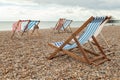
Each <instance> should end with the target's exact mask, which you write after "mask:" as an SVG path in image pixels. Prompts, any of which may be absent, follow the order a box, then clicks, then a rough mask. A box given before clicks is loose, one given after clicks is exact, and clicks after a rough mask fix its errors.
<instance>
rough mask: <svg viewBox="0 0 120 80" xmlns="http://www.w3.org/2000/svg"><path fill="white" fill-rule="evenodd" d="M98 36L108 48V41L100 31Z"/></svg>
mask: <svg viewBox="0 0 120 80" xmlns="http://www.w3.org/2000/svg"><path fill="white" fill-rule="evenodd" d="M100 36H101V38H102V39H103V41H104V42H105V44H106V45H107V47H108V48H109V49H110V46H109V44H108V42H107V41H106V39H105V37H104V36H103V35H102V33H100Z"/></svg>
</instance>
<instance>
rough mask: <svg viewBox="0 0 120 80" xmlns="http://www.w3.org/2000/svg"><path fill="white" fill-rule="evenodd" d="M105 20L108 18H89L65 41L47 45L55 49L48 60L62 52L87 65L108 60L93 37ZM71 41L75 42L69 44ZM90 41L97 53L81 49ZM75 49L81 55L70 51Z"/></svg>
mask: <svg viewBox="0 0 120 80" xmlns="http://www.w3.org/2000/svg"><path fill="white" fill-rule="evenodd" d="M107 19H110V17H107V16H106V17H93V16H91V17H90V18H89V19H88V20H87V21H86V22H85V23H84V24H83V25H82V26H81V27H80V28H79V29H78V30H76V31H75V32H74V33H72V35H71V36H70V37H69V38H68V39H67V40H66V41H61V42H55V43H49V45H50V46H51V47H53V48H55V51H54V52H53V53H51V55H50V56H49V57H48V59H52V58H54V57H55V55H56V54H57V53H58V52H60V51H62V52H63V53H64V54H67V55H69V56H71V57H72V58H75V59H77V60H80V61H82V62H85V63H88V64H94V65H99V64H102V63H103V62H105V61H108V60H110V59H108V58H107V56H106V55H105V53H104V51H103V49H102V48H101V46H100V44H99V43H98V41H97V39H96V37H95V35H94V34H95V32H96V30H97V29H98V28H99V27H100V25H101V24H102V23H103V22H104V21H106V20H107ZM93 23H94V24H93ZM84 29H85V31H84V33H82V34H81V35H79V33H80V32H81V31H82V30H84ZM77 35H79V36H80V37H79V38H76V36H77ZM72 39H74V40H75V42H74V43H72V44H69V43H70V41H71V40H72ZM91 39H92V40H93V41H94V43H95V44H96V46H97V49H98V50H99V51H100V52H99V53H95V52H93V51H90V50H88V49H86V48H84V47H83V45H84V44H85V43H87V42H88V41H89V40H91ZM75 48H78V50H79V51H80V53H81V55H79V54H76V53H75V52H74V51H71V50H74V49H75ZM90 55H92V56H93V57H91V56H90Z"/></svg>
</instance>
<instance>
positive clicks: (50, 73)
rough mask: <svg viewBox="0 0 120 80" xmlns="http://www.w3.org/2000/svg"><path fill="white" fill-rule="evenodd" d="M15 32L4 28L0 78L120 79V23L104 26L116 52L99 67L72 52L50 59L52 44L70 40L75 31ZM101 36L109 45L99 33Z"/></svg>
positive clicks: (1, 35) (5, 79) (46, 79)
mask: <svg viewBox="0 0 120 80" xmlns="http://www.w3.org/2000/svg"><path fill="white" fill-rule="evenodd" d="M75 30H77V28H73V29H72V31H73V32H74V31H75ZM11 34H12V31H0V80H120V26H109V27H104V28H103V30H102V34H103V35H104V36H105V38H106V40H107V42H108V43H109V44H110V46H111V47H110V51H112V52H113V53H111V54H109V55H107V57H108V58H109V59H110V60H111V61H106V62H105V63H103V64H101V65H99V66H94V65H89V64H86V63H83V62H80V61H77V60H75V59H73V58H71V57H69V56H68V55H64V56H59V57H56V58H54V59H52V60H48V59H47V57H48V56H50V53H52V52H53V51H54V49H53V48H51V47H50V46H49V45H48V43H52V42H56V41H63V40H66V39H67V38H68V37H69V36H70V35H71V34H72V33H60V34H59V33H57V34H55V33H54V31H53V30H52V29H39V35H36V34H33V35H31V36H28V35H27V34H24V35H23V36H22V37H17V36H15V37H14V38H13V39H11V38H10V36H11ZM97 39H98V41H99V43H100V44H102V45H103V46H105V45H104V43H103V41H102V40H101V39H100V38H99V36H98V37H97ZM58 55H59V54H58Z"/></svg>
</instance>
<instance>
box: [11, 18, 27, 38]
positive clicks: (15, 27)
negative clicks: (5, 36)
mask: <svg viewBox="0 0 120 80" xmlns="http://www.w3.org/2000/svg"><path fill="white" fill-rule="evenodd" d="M28 23H29V20H19V21H17V22H15V23H13V25H12V32H13V33H12V35H11V38H13V36H14V35H15V33H17V34H18V36H20V33H19V32H21V31H23V30H22V28H23V29H24V28H25V27H26V26H27V25H28Z"/></svg>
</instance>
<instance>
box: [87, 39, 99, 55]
mask: <svg viewBox="0 0 120 80" xmlns="http://www.w3.org/2000/svg"><path fill="white" fill-rule="evenodd" d="M88 43H89V44H90V46H91V48H92V50H93V51H94V52H95V53H97V52H96V50H95V48H94V46H93V45H92V43H91V42H90V41H89V40H88Z"/></svg>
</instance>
